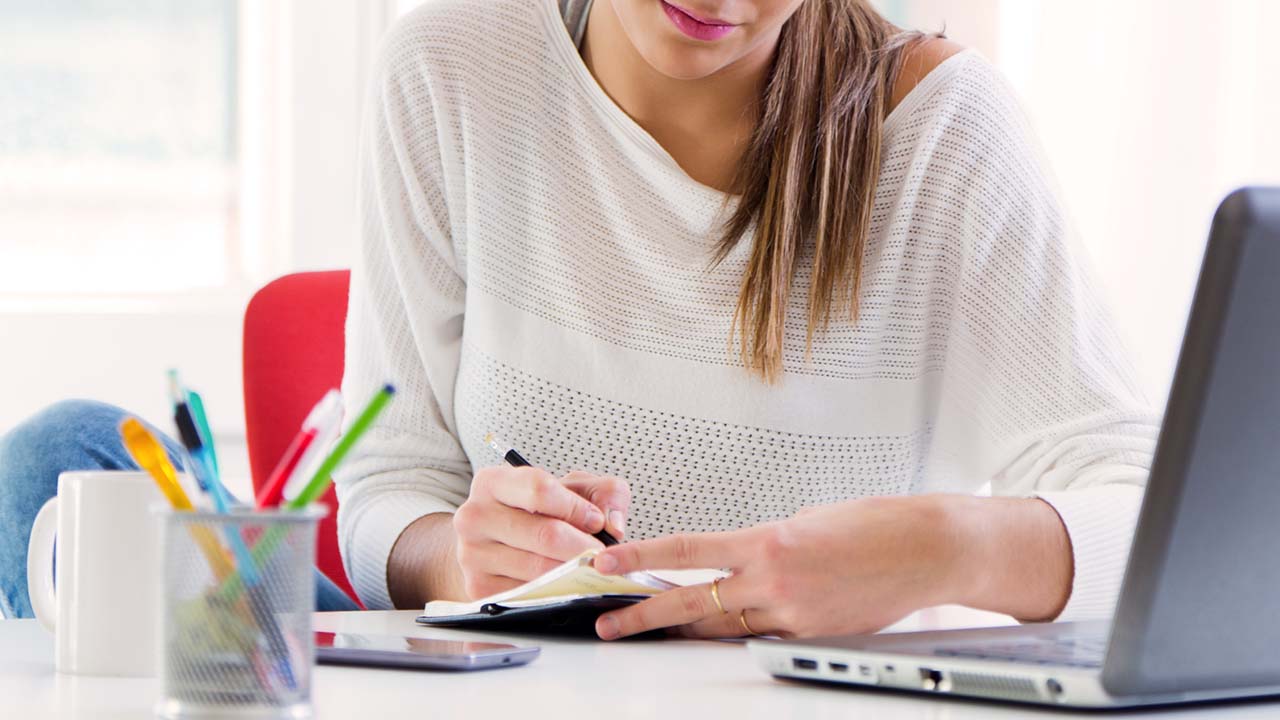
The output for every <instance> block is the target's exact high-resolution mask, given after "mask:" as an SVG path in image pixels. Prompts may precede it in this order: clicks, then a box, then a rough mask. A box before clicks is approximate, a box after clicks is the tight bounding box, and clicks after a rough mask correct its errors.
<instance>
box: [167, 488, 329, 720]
mask: <svg viewBox="0 0 1280 720" xmlns="http://www.w3.org/2000/svg"><path fill="white" fill-rule="evenodd" d="M325 512H326V511H325V509H324V508H314V509H308V510H303V511H275V512H250V511H248V510H238V511H233V512H231V513H228V514H226V515H219V514H215V513H210V512H172V511H165V512H164V513H163V515H164V522H163V527H164V569H163V582H162V587H163V591H162V592H163V594H164V597H163V599H162V607H163V628H162V632H161V643H162V645H161V653H160V658H161V661H160V678H161V698H160V701H159V703H158V704H157V708H156V711H157V713H158V714H159V715H160V716H162V717H168V718H206V717H246V718H249V717H251V718H305V717H310V716H311V671H312V668H313V667H314V665H315V645H314V642H313V639H312V634H311V633H312V631H311V613H312V611H313V610H314V609H315V580H314V578H313V575H312V569H311V567H312V558H314V557H315V548H316V524H317V522H318V521H319V520H320V518H322V517H324V515H325Z"/></svg>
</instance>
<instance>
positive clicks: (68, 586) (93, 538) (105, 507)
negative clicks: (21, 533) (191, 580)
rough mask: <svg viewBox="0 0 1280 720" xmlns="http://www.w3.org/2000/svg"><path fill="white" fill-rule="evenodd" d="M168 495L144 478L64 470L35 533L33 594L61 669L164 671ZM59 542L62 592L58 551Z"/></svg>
mask: <svg viewBox="0 0 1280 720" xmlns="http://www.w3.org/2000/svg"><path fill="white" fill-rule="evenodd" d="M158 502H159V503H162V502H164V496H163V495H161V493H160V490H159V488H158V487H156V483H155V481H154V480H152V479H151V477H150V476H149V475H147V474H146V473H143V472H116V471H92V472H64V473H62V474H61V475H59V476H58V495H57V497H54V498H51V499H50V500H49V501H48V502H46V503H45V504H44V507H42V508H40V512H39V513H38V514H37V515H36V520H35V524H34V525H33V526H32V528H31V541H30V545H29V548H28V554H27V588H28V592H29V593H30V595H31V606H32V609H34V610H35V614H36V617H37V618H38V619H39V620H40V622H41V623H42V624H43V625H44V626H45V627H47V628H49V629H50V630H52V631H53V632H54V633H55V635H56V636H57V645H56V651H55V653H54V658H55V663H56V665H57V668H58V672H61V673H70V674H76V675H115V676H129V677H147V676H151V675H155V674H156V665H157V655H158V638H159V634H160V619H159V618H160V612H159V609H160V555H161V553H160V546H159V543H160V523H159V519H158V517H156V516H155V514H153V513H152V512H151V511H150V508H151V507H152V506H153V505H155V504H156V503H158ZM55 537H56V548H57V551H56V554H57V558H56V559H57V562H56V567H57V570H56V575H57V578H56V579H57V583H56V591H55V583H54V575H55V571H54V566H55V562H54V560H55V558H54V554H55V551H54V548H55Z"/></svg>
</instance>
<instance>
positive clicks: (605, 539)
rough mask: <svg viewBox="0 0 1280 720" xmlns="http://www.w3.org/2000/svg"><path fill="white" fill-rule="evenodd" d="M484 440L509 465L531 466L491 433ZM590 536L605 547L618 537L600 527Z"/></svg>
mask: <svg viewBox="0 0 1280 720" xmlns="http://www.w3.org/2000/svg"><path fill="white" fill-rule="evenodd" d="M484 442H485V444H486V445H488V446H489V447H491V448H493V451H494V452H496V453H498V454H499V455H501V456H502V459H503V460H505V461H506V462H507V464H508V465H510V466H511V467H532V466H533V464H532V463H530V462H529V461H528V460H525V459H524V456H523V455H521V454H520V451H518V450H516V449H515V448H513V447H511V446H510V445H506V444H505V443H502V442H499V441H498V438H496V437H494V435H493V433H488V434H486V435H485V436H484ZM591 537H593V538H595V539H597V540H599V541H600V542H602V543H604V546H605V547H609V546H610V545H617V544H618V539H617V538H615V537H614V536H612V535H610V534H609V531H608V530H603V529H602V530H601V531H600V532H598V533H595V534H594V535H592V536H591Z"/></svg>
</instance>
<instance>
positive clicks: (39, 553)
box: [27, 496, 58, 631]
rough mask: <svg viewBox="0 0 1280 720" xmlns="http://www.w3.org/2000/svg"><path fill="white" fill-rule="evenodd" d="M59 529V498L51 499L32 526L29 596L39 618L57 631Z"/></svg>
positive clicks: (47, 626) (28, 571)
mask: <svg viewBox="0 0 1280 720" xmlns="http://www.w3.org/2000/svg"><path fill="white" fill-rule="evenodd" d="M57 529H58V498H57V497H56V496H55V497H52V498H49V500H48V502H46V503H45V504H44V507H42V508H40V512H38V513H36V521H35V522H34V523H33V524H32V525H31V541H30V542H29V543H28V545H27V594H28V595H30V596H31V609H32V610H35V613H36V619H38V620H39V621H40V624H41V625H44V626H45V627H46V628H48V629H49V630H50V631H54V630H55V627H56V622H57V618H58V610H57V608H58V604H57V600H56V598H55V595H54V589H53V543H54V538H55V537H56V533H57Z"/></svg>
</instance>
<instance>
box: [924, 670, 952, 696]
mask: <svg viewBox="0 0 1280 720" xmlns="http://www.w3.org/2000/svg"><path fill="white" fill-rule="evenodd" d="M920 686H921V687H923V688H924V689H925V690H932V691H935V692H941V691H943V690H946V689H947V680H946V678H945V677H943V675H942V671H941V670H934V669H933V668H920Z"/></svg>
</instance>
